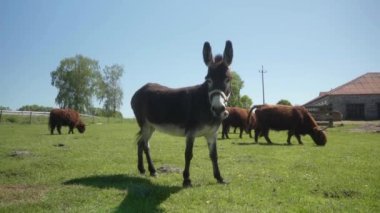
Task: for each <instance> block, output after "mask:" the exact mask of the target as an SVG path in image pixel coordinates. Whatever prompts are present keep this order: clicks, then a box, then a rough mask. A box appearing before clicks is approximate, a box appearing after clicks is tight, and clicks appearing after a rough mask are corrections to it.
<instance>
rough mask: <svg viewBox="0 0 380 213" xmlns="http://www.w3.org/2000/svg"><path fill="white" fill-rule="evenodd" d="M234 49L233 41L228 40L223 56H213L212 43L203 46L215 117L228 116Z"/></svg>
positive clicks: (212, 109)
mask: <svg viewBox="0 0 380 213" xmlns="http://www.w3.org/2000/svg"><path fill="white" fill-rule="evenodd" d="M232 56H233V50H232V43H231V41H226V47H225V49H224V53H223V56H221V55H217V56H216V57H215V58H214V57H213V56H212V52H211V46H210V43H208V42H205V44H204V46H203V60H204V62H205V64H206V66H207V67H208V72H207V75H206V82H207V85H208V97H209V100H210V104H211V112H212V113H213V115H214V116H215V117H219V118H221V119H225V118H227V116H228V111H227V110H226V104H227V101H228V99H229V97H230V94H231V79H232V76H231V72H230V68H229V65H230V64H231V62H232Z"/></svg>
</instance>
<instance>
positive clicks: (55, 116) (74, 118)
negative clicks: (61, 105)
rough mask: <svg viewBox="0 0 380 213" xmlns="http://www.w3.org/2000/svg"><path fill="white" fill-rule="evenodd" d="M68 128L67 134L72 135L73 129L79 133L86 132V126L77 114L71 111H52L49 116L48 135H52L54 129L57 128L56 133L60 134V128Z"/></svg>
mask: <svg viewBox="0 0 380 213" xmlns="http://www.w3.org/2000/svg"><path fill="white" fill-rule="evenodd" d="M62 126H69V134H70V133H72V134H74V127H75V128H77V129H78V131H79V132H80V133H83V132H84V131H85V130H86V126H85V125H84V123H83V122H82V121H81V120H80V117H79V113H78V112H77V111H75V110H72V109H52V110H51V111H50V116H49V128H50V133H51V134H52V135H53V134H54V129H55V127H57V131H58V133H59V134H61V127H62Z"/></svg>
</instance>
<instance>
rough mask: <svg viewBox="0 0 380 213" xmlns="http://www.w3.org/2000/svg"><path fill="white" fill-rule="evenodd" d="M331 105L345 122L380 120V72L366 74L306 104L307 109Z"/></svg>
mask: <svg viewBox="0 0 380 213" xmlns="http://www.w3.org/2000/svg"><path fill="white" fill-rule="evenodd" d="M323 105H330V106H331V107H332V110H333V111H339V112H340V113H342V115H343V119H344V120H378V119H380V72H371V73H366V74H364V75H362V76H359V77H358V78H356V79H354V80H352V81H350V82H348V83H346V84H343V85H341V86H339V87H337V88H335V89H332V90H331V91H329V92H321V93H320V94H319V96H318V97H316V98H315V99H313V100H311V101H309V102H308V103H306V104H304V106H305V107H312V106H323Z"/></svg>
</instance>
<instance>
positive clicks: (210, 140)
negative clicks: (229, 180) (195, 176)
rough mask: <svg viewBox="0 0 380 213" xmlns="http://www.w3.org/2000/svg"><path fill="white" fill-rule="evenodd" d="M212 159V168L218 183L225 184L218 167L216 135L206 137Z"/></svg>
mask: <svg viewBox="0 0 380 213" xmlns="http://www.w3.org/2000/svg"><path fill="white" fill-rule="evenodd" d="M206 139H207V144H208V149H209V154H210V158H211V161H212V168H213V172H214V178H215V179H216V180H217V181H218V183H225V182H224V180H223V178H222V176H221V175H220V171H219V166H218V150H217V148H216V133H215V134H213V135H211V136H208V137H206Z"/></svg>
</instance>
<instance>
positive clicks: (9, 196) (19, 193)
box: [0, 185, 48, 205]
mask: <svg viewBox="0 0 380 213" xmlns="http://www.w3.org/2000/svg"><path fill="white" fill-rule="evenodd" d="M47 191H48V188H47V187H45V186H32V185H0V203H1V204H2V205H4V204H5V205H11V204H18V203H37V202H39V201H40V200H41V199H42V197H43V196H44V195H45V194H46V193H47Z"/></svg>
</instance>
